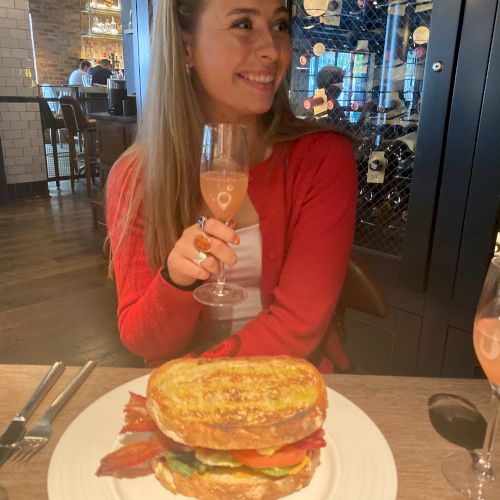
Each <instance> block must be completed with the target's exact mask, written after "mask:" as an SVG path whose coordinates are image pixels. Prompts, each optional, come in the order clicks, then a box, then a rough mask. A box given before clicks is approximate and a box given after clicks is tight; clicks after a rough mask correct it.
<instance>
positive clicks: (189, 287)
mask: <svg viewBox="0 0 500 500" xmlns="http://www.w3.org/2000/svg"><path fill="white" fill-rule="evenodd" d="M160 273H161V275H162V276H163V279H164V280H165V281H166V282H167V283H169V284H170V285H172V286H173V287H174V288H177V289H178V290H183V291H185V292H192V291H193V290H195V289H196V288H198V287H199V286H200V285H201V284H202V283H203V280H196V281H195V282H194V283H193V284H192V285H186V286H182V285H178V284H177V283H176V282H175V281H174V280H172V278H171V277H170V274H168V267H167V265H166V264H165V265H164V266H163V267H162V269H161V271H160Z"/></svg>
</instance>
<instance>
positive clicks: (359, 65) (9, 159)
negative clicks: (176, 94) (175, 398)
mask: <svg viewBox="0 0 500 500" xmlns="http://www.w3.org/2000/svg"><path fill="white" fill-rule="evenodd" d="M288 5H289V8H290V12H291V14H292V16H293V25H292V30H293V31H292V32H293V60H292V70H291V74H290V77H291V79H290V101H291V103H292V106H293V109H294V112H295V113H296V114H297V115H298V116H301V117H304V118H307V119H312V117H313V115H317V114H320V113H321V112H322V111H324V110H323V109H322V108H321V105H318V100H317V98H318V97H321V95H320V94H318V89H317V85H316V76H317V74H318V72H319V70H320V69H321V68H322V67H323V66H325V65H334V66H338V67H340V68H342V70H343V71H344V72H345V77H344V81H343V88H342V93H341V94H340V96H339V98H338V103H339V105H340V106H341V107H342V110H343V112H344V114H345V115H346V116H347V117H348V118H349V119H350V121H351V122H353V123H355V122H357V120H358V118H359V117H360V110H361V109H362V108H363V105H365V104H366V103H367V102H371V103H373V109H374V111H373V112H372V113H371V114H370V115H369V116H368V118H366V119H365V121H364V122H363V124H362V126H361V127H360V128H359V130H358V132H359V141H358V142H357V145H356V155H357V161H358V182H359V199H358V216H357V227H356V237H355V247H356V249H357V250H358V251H359V252H360V253H361V254H362V255H363V257H364V259H365V260H366V261H367V262H368V263H369V265H370V268H371V270H372V272H373V273H374V274H375V275H376V277H377V278H378V280H379V281H380V283H381V285H382V287H383V289H384V291H385V294H386V296H387V300H388V303H389V309H388V314H387V315H386V316H385V317H384V318H377V317H375V316H373V315H369V314H366V313H363V312H360V311H356V310H348V311H347V316H346V320H345V323H346V330H347V340H346V346H347V349H348V351H349V352H350V353H351V356H352V358H353V360H354V361H355V363H356V367H357V369H358V370H359V371H360V372H362V373H377V374H403V375H432V376H464V377H471V376H479V375H480V368H479V367H478V363H477V360H476V359H475V356H474V353H473V347H472V337H471V330H472V321H473V315H474V310H475V306H476V303H477V300H478V297H479V292H480V289H481V285H482V282H483V279H484V276H485V272H486V268H487V265H488V262H489V259H490V257H491V256H492V254H493V252H494V247H495V240H496V235H497V232H498V208H499V196H500V168H499V167H500V161H499V160H498V146H497V144H498V142H499V140H500V121H499V119H498V117H499V116H500V99H499V97H500V96H499V90H498V89H500V9H499V2H498V0H435V1H434V2H432V1H428V0H409V1H404V0H397V1H392V0H387V1H377V0H336V1H324V0H316V1H315V0H311V1H308V0H293V1H290V2H289V3H288ZM154 7H155V2H152V1H151V0H150V1H148V0H122V1H119V0H113V1H111V0H109V1H104V0H100V1H99V2H96V1H94V0H89V1H87V0H29V2H27V1H26V0H0V59H1V60H2V64H1V65H0V118H1V120H0V138H1V145H0V205H2V204H3V208H2V207H1V206H0V229H1V230H2V231H3V233H4V235H5V234H6V231H7V229H8V228H11V227H13V226H12V225H9V221H10V220H12V218H11V216H12V214H13V213H14V211H15V207H16V206H22V207H23V210H26V211H27V212H29V210H30V208H29V207H30V205H29V204H30V203H33V204H35V203H40V202H42V203H47V201H46V200H47V199H52V200H56V201H57V203H54V202H52V205H45V207H47V206H49V209H47V208H45V209H44V210H48V212H44V213H46V214H49V215H50V213H52V212H53V211H57V210H59V211H61V210H64V207H66V206H69V205H68V204H69V203H75V202H74V200H75V199H76V198H75V196H78V193H75V194H74V195H72V194H71V192H70V193H69V194H67V195H66V196H61V193H58V192H57V190H55V186H54V181H53V175H54V171H53V170H52V163H51V161H52V162H53V157H51V151H53V150H52V149H51V146H50V140H48V138H47V135H46V131H45V130H43V125H42V123H41V119H40V118H41V117H40V112H39V102H38V96H42V95H44V89H43V85H42V84H47V87H50V88H57V89H60V88H62V85H63V84H64V83H66V82H67V78H68V76H69V74H70V73H71V71H72V70H73V69H75V68H76V67H77V65H78V63H79V61H80V59H82V58H87V59H90V60H91V61H92V63H94V62H95V60H97V59H100V58H102V57H106V58H109V59H111V60H112V62H113V65H114V69H115V70H116V71H117V72H118V71H119V70H122V71H123V72H124V78H125V80H126V84H127V91H128V94H129V95H132V94H134V95H136V99H137V111H138V115H139V119H140V118H141V112H142V104H143V102H144V96H145V89H146V84H147V75H148V68H149V64H150V58H149V39H150V26H151V19H152V17H153V16H154ZM315 98H316V100H315ZM84 100H85V97H84ZM106 102H107V101H106ZM319 102H323V104H324V105H325V106H326V107H328V103H326V99H325V101H321V99H320V100H319ZM318 119H320V118H318ZM103 124H104V122H102V124H101V126H102V127H104V126H105V125H106V124H104V125H103ZM122 125H123V124H121V125H119V126H118V125H117V126H116V127H115V125H112V126H113V127H115V128H113V129H112V130H111V129H109V128H108V129H106V128H103V129H102V130H101V131H99V124H98V133H97V140H98V144H99V147H100V149H99V155H100V162H101V171H102V172H106V171H107V170H109V168H110V166H111V164H112V161H113V159H114V158H116V157H117V155H118V154H119V153H120V152H121V151H122V150H123V148H124V147H126V145H127V144H129V143H130V141H131V140H132V139H131V137H132V136H133V132H130V128H127V129H125V128H123V127H124V126H122ZM106 126H107V127H111V125H109V124H107V125H106ZM134 126H135V124H134ZM127 127H130V123H129V124H128V125H127ZM110 130H111V132H110ZM124 130H128V131H129V132H130V133H129V132H125V131H124ZM106 131H107V132H108V133H110V134H111V135H108V136H103V135H102V134H104V133H106ZM100 134H101V135H100ZM117 134H118V135H119V134H122V135H121V136H120V137H122V139H120V140H121V142H120V143H117V142H116V137H117ZM127 134H129V135H128V136H127ZM125 136H127V137H128V139H123V138H124V137H125ZM59 139H60V136H59ZM110 145H111V146H110ZM57 147H59V146H57ZM110 148H111V149H110ZM113 148H114V149H113ZM2 176H3V177H2ZM2 179H3V181H2ZM48 181H50V182H49V183H48ZM66 182H67V181H66ZM79 184H82V185H85V180H84V179H82V180H81V181H79ZM47 186H48V187H47ZM84 189H85V187H84ZM77 191H78V190H77ZM49 194H50V197H49ZM97 195H99V189H98V188H97V189H94V192H93V194H92V197H90V198H87V195H86V193H83V194H82V196H81V197H80V198H78V202H77V204H78V210H80V211H79V212H78V217H76V218H75V219H74V223H75V224H88V228H90V229H88V231H86V232H85V231H83V232H81V234H80V236H79V237H80V238H84V237H87V238H89V241H90V240H92V243H89V241H87V243H86V244H85V245H86V248H87V250H88V248H91V252H93V256H94V258H98V259H101V261H102V257H101V256H100V254H99V252H100V250H99V248H100V244H101V243H102V240H103V235H104V234H105V232H104V231H103V228H102V225H99V224H96V229H95V230H94V229H93V228H92V225H91V217H92V215H93V216H96V212H95V210H96V207H97V208H99V206H98V203H99V202H98V201H96V196H97ZM101 195H102V193H101ZM48 197H49V198H48ZM22 198H38V199H35V200H31V201H22V202H21V201H19V199H22ZM71 199H73V202H71V201H70V200H71ZM40 200H42V201H40ZM43 200H45V201H43ZM19 204H22V205H19ZM35 206H36V207H39V206H40V205H33V207H35ZM91 208H92V210H91ZM34 212H36V209H35V210H34V211H33V213H34ZM97 217H98V218H99V217H100V221H101V222H102V214H101V215H99V214H98V215H97ZM49 218H50V217H49ZM44 220H45V219H44ZM86 227H87V226H86ZM2 228H3V229H2ZM76 229H77V230H78V227H77V228H76ZM93 233H95V234H93ZM40 237H41V238H43V237H44V236H43V230H41V231H40ZM2 244H3V245H4V249H6V253H4V254H2ZM9 245H10V247H9ZM15 245H16V243H15V242H14V237H12V238H10V239H9V238H8V236H7V237H4V240H3V241H2V237H1V236H0V360H1V361H2V362H5V363H9V362H23V361H25V360H23V359H22V354H19V353H20V352H22V350H21V349H20V348H19V346H21V345H22V338H21V337H22V334H21V333H20V330H19V329H17V330H16V329H15V328H13V327H12V324H11V326H10V327H9V318H12V317H13V316H12V315H13V314H14V312H13V310H14V309H15V308H16V307H18V304H17V303H16V302H15V300H11V301H10V302H9V300H8V298H7V295H8V293H9V292H10V291H12V288H9V287H12V283H10V284H9V281H8V280H6V281H5V282H4V283H2V269H1V267H2V266H3V268H4V270H5V269H8V265H9V264H8V260H7V259H8V258H11V256H12V253H13V252H14V251H15V249H16V246H15ZM9 251H10V254H9ZM80 272H82V273H85V272H86V270H85V268H83V269H81V270H80ZM99 273H101V274H100V275H99V276H96V277H95V280H96V282H98V281H99V280H101V281H102V282H105V281H106V277H105V265H104V263H102V265H101V267H100V268H99ZM4 276H8V273H7V274H4ZM20 286H21V285H19V286H18V288H17V289H16V292H15V294H17V295H16V296H20V295H21V294H22V290H21V288H19V287H20ZM46 286H47V288H50V286H52V285H49V284H47V285H46ZM68 286H70V285H68ZM104 288H105V289H106V292H105V293H106V294H107V295H106V297H107V298H106V300H105V301H103V302H102V303H101V305H102V304H105V306H106V307H105V309H106V311H104V306H102V307H101V308H100V309H99V314H100V315H103V317H104V316H105V321H103V320H102V317H101V321H102V324H104V323H105V324H106V325H107V326H106V328H105V329H104V330H105V331H101V332H99V325H98V323H97V322H96V321H94V322H92V319H91V318H92V314H93V313H92V310H91V309H90V308H89V304H88V303H85V300H86V299H85V298H84V299H82V302H81V303H79V304H78V307H79V310H80V311H83V314H82V315H81V316H79V317H78V322H79V323H81V322H83V326H82V324H80V325H79V328H80V329H82V330H83V333H82V336H81V339H83V340H82V341H83V342H84V341H85V329H87V332H88V333H89V335H90V336H93V337H98V336H99V335H110V336H115V337H116V338H117V337H118V333H117V330H116V325H115V323H114V319H115V309H114V307H115V304H114V302H113V300H114V295H113V294H114V291H113V286H112V284H107V285H105V286H104ZM46 292H47V293H49V295H50V292H48V291H47V290H46ZM110 297H111V298H110ZM44 300H45V299H44V291H43V290H41V291H40V296H39V298H38V299H37V303H36V307H34V308H33V310H32V311H34V314H35V315H37V314H38V315H40V316H39V317H40V318H42V317H43V316H44V314H45V312H44ZM61 314H64V311H61ZM9 315H10V316H9ZM2 316H3V317H4V321H3V324H4V326H3V327H2ZM85 321H88V323H85ZM36 323H37V318H36V316H35V318H33V321H32V324H31V326H32V327H33V328H36ZM75 323H76V322H75V321H74V320H72V318H69V317H68V318H67V329H66V330H65V331H64V333H63V332H60V335H61V336H63V335H64V338H65V342H66V344H68V342H69V340H68V339H71V332H72V328H75V327H76V326H75ZM5 325H6V326H5ZM13 332H14V333H13ZM16 345H17V347H16ZM80 348H82V345H79V346H75V347H74V349H75V350H76V349H80ZM115 348H116V349H120V346H119V345H118V343H116V345H115ZM14 352H15V353H17V354H16V355H15V356H14V355H13V353H14ZM28 361H30V362H32V361H33V358H30V359H29V360H28ZM47 362H48V361H47ZM104 362H105V363H109V364H118V365H120V363H122V364H124V363H138V360H133V359H132V358H120V359H114V358H113V357H112V356H111V357H109V356H108V358H106V359H105V361H104Z"/></svg>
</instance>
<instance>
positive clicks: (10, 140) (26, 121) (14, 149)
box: [0, 0, 47, 184]
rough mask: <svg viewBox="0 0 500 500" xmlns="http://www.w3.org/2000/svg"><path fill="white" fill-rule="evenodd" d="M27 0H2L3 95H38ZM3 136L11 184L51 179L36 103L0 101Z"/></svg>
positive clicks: (0, 90)
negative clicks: (48, 172)
mask: <svg viewBox="0 0 500 500" xmlns="http://www.w3.org/2000/svg"><path fill="white" fill-rule="evenodd" d="M32 57H33V55H32V52H31V37H30V32H29V23H28V2H27V0H0V96H23V97H34V96H36V95H37V89H36V87H35V82H34V78H33V76H34V66H33V59H32ZM0 137H1V138H2V149H3V156H4V165H5V169H6V174H7V183H8V184H18V183H21V182H35V181H44V180H47V173H46V169H45V159H44V155H43V147H44V146H43V135H42V127H41V123H40V112H39V108H38V104H36V103H27V104H26V103H2V102H0Z"/></svg>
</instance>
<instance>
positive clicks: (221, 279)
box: [215, 218, 231, 296]
mask: <svg viewBox="0 0 500 500" xmlns="http://www.w3.org/2000/svg"><path fill="white" fill-rule="evenodd" d="M230 221H231V219H230V218H229V219H228V220H227V221H226V222H225V223H224V224H225V225H226V226H227V225H228V224H229V222H230ZM225 285H226V268H225V266H224V263H223V262H221V261H220V260H219V272H218V273H217V282H216V291H215V293H216V294H217V295H219V296H223V295H224V288H225Z"/></svg>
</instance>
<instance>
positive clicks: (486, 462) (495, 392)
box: [475, 384, 500, 474]
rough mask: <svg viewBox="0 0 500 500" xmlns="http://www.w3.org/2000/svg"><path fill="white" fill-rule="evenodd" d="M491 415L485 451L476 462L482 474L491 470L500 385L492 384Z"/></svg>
mask: <svg viewBox="0 0 500 500" xmlns="http://www.w3.org/2000/svg"><path fill="white" fill-rule="evenodd" d="M491 389H492V390H491V415H490V419H489V421H488V427H487V428H486V435H485V436H484V444H483V451H482V453H481V456H480V457H479V460H478V461H477V462H476V464H475V466H476V470H477V472H478V473H480V474H489V473H490V471H491V452H492V451H493V441H494V439H495V432H496V428H497V424H498V413H499V407H500V405H499V399H500V387H498V386H497V385H495V384H491Z"/></svg>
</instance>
